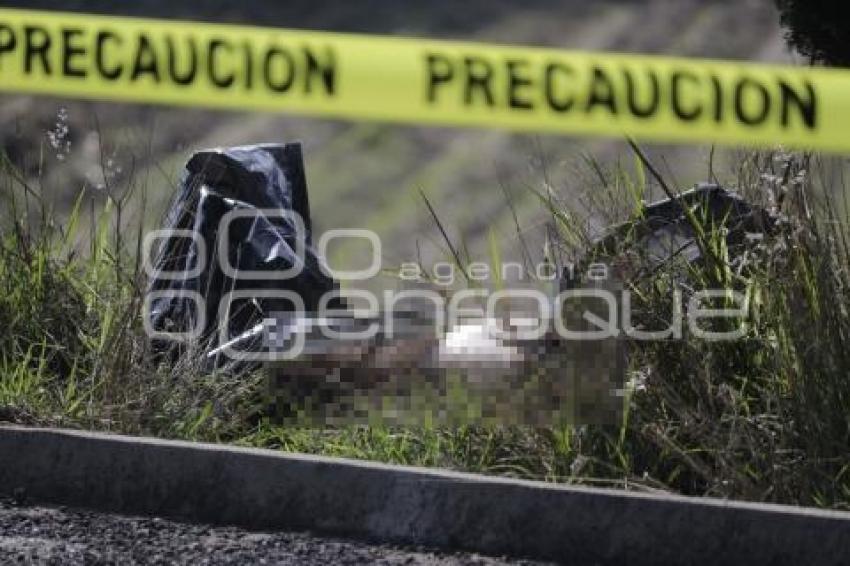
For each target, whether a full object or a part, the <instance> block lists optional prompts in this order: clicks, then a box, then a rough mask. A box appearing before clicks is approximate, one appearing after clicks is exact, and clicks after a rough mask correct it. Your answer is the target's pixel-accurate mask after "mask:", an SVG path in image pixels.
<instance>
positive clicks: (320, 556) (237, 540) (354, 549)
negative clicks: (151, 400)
mask: <svg viewBox="0 0 850 566" xmlns="http://www.w3.org/2000/svg"><path fill="white" fill-rule="evenodd" d="M374 563H377V564H428V565H443V564H470V565H473V564H474V565H487V566H490V565H500V564H512V565H516V564H529V565H530V564H539V563H535V562H527V561H525V562H524V561H515V560H514V561H511V560H507V559H497V558H487V557H482V556H477V555H471V554H445V553H439V552H432V551H429V550H427V549H421V548H399V547H391V546H385V545H372V544H367V543H363V542H355V541H349V540H342V539H332V538H323V537H317V536H312V535H307V534H300V533H297V534H296V533H256V532H249V531H244V530H241V529H236V528H229V527H211V526H207V525H192V524H186V523H178V522H174V521H170V520H164V519H158V518H149V517H126V516H119V515H109V514H104V513H94V512H89V511H80V510H72V509H65V508H50V507H31V506H24V505H16V504H14V503H13V502H10V501H0V564H2V565H5V564H50V565H52V564H56V565H60V564H61V565H63V566H64V565H66V564H68V565H75V564H86V565H88V564H92V565H94V564H122V565H123V564H193V565H195V564H198V565H203V564H209V565H213V564H341V565H344V564H374Z"/></svg>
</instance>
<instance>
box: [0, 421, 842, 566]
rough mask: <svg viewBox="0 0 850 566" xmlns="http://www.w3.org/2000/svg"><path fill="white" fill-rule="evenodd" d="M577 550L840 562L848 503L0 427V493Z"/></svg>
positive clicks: (129, 509)
mask: <svg viewBox="0 0 850 566" xmlns="http://www.w3.org/2000/svg"><path fill="white" fill-rule="evenodd" d="M16 488H25V489H26V490H27V494H28V496H29V497H30V498H31V499H32V500H33V501H36V502H44V503H52V504H59V505H69V506H77V507H86V508H94V509H101V510H104V511H114V512H122V513H131V514H143V515H147V514H152V515H160V516H167V517H174V518H182V519H188V520H192V521H202V522H209V523H218V524H232V525H240V526H244V527H248V528H256V529H282V530H307V531H314V532H321V533H328V534H335V535H343V536H351V537H358V538H365V539H368V540H381V541H388V542H397V543H404V544H422V545H428V546H434V547H443V548H452V549H458V550H467V551H473V552H480V553H483V554H490V555H496V556H498V555H509V556H524V557H529V558H538V559H548V560H557V561H561V562H565V563H574V564H585V565H586V564H623V563H628V564H638V565H642V564H793V565H798V564H846V563H847V561H848V560H850V513H839V512H829V511H818V510H812V509H802V508H794V507H782V506H777V505H760V504H747V503H731V502H724V501H718V500H710V499H694V498H685V497H669V496H663V497H661V496H655V495H645V494H634V493H628V492H622V491H616V490H604V489H593V488H583V487H566V486H555V485H549V484H543V483H538V482H527V481H516V480H509V479H500V478H490V477H483V476H477V475H472V474H461V473H453V472H445V471H436V470H426V469H420V468H408V467H399V466H388V465H382V464H374V463H366V462H359V461H351V460H343V459H335V458H321V457H313V456H303V455H294V454H283V453H278V452H274V451H267V450H255V449H246V448H235V447H231V446H219V445H209V444H194V443H188V442H174V441H164V440H156V439H148V438H130V437H125V436H115V435H106V434H94V433H86V432H74V431H66V430H50V429H35V428H23V427H13V426H8V427H0V494H3V495H8V494H10V493H11V492H12V491H13V490H14V489H16Z"/></svg>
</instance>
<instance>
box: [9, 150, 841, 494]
mask: <svg viewBox="0 0 850 566" xmlns="http://www.w3.org/2000/svg"><path fill="white" fill-rule="evenodd" d="M625 162H626V163H628V165H624V166H620V165H617V164H614V165H613V166H610V167H607V166H605V165H603V164H599V163H596V162H594V161H593V160H589V161H588V163H587V164H586V167H587V170H588V172H589V178H594V179H596V184H595V185H594V186H593V187H592V194H593V195H595V196H594V197H593V199H592V200H591V202H590V204H589V205H587V204H585V206H583V207H582V209H581V210H576V209H575V208H572V207H570V206H568V205H566V204H564V203H562V202H561V201H560V200H559V199H558V195H555V194H553V193H550V192H548V191H540V194H539V195H538V196H540V200H541V202H542V205H543V207H544V208H545V209H547V210H548V212H549V214H550V216H551V224H552V225H553V227H554V230H553V234H554V236H553V238H552V240H551V241H550V242H549V243H548V245H547V251H546V256H547V258H549V259H550V260H551V261H553V262H558V261H562V260H563V259H564V257H572V256H574V255H575V254H576V253H577V249H578V248H580V247H581V246H583V245H584V243H585V242H587V241H588V239H589V237H590V236H589V234H587V233H586V232H585V231H583V230H582V229H580V227H582V226H584V225H585V222H584V220H585V219H586V218H587V217H588V216H589V215H590V216H592V215H594V214H598V215H599V217H601V218H610V217H611V216H612V215H615V216H616V215H618V214H619V219H620V220H628V219H636V218H637V217H639V215H640V214H641V207H640V202H641V200H642V199H643V198H644V197H645V195H646V194H647V188H648V186H649V185H651V184H655V185H656V186H658V185H663V184H664V183H665V180H664V179H663V178H662V177H661V176H660V175H658V174H657V171H655V170H654V169H651V163H650V162H649V161H648V160H645V159H644V158H643V156H642V154H641V153H640V152H638V153H637V154H636V155H635V156H634V157H630V158H629V159H628V160H627V161H625ZM3 167H4V169H3V172H2V175H1V176H0V198H2V202H3V205H2V209H0V210H2V211H3V213H4V218H2V220H0V222H2V226H3V229H2V235H0V327H2V328H3V332H2V333H0V419H4V420H8V421H14V422H22V423H29V424H45V425H50V426H69V427H79V428H86V429H96V430H111V431H118V432H124V433H129V434H144V435H155V436H160V437H166V438H185V439H191V440H202V441H213V442H227V443H235V444H240V445H248V446H259V447H265V448H273V449H281V450H288V451H301V452H310V453H319V454H327V455H333V456H344V457H351V458H363V459H372V460H380V461H385V462H394V463H401V464H410V465H420V466H439V467H447V468H452V469H459V470H469V471H475V472H482V473H488V474H503V475H509V476H514V477H522V478H534V479H543V480H547V481H562V482H574V483H586V484H594V485H608V486H617V487H625V488H630V489H647V490H665V491H671V492H677V493H684V494H691V495H712V496H719V497H730V498H738V499H747V500H756V501H772V502H781V503H791V504H801V505H815V506H823V507H833V508H850V450H848V447H850V379H848V371H847V370H848V368H850V343H848V340H850V313H848V307H847V305H848V304H850V301H848V299H850V245H848V237H847V226H846V222H845V219H846V218H847V208H846V201H844V200H843V198H842V196H841V195H843V194H845V193H844V191H845V187H843V186H836V184H835V183H825V182H824V181H823V179H821V178H820V177H819V175H818V173H819V172H820V171H822V170H823V169H824V168H825V166H824V165H823V164H821V163H820V162H819V161H818V160H817V159H815V158H814V157H810V156H808V157H807V156H793V155H783V154H777V153H767V154H750V155H747V156H746V157H745V159H743V160H742V161H741V164H740V166H739V168H738V170H737V174H736V177H735V178H731V179H725V181H727V182H728V183H729V184H731V185H734V186H736V187H737V188H738V189H739V190H740V192H741V193H743V194H744V195H745V196H747V197H748V198H750V199H751V200H754V201H756V202H761V203H766V204H769V203H770V202H773V203H776V202H777V201H781V205H779V209H778V212H780V213H782V214H783V215H784V217H785V218H786V221H785V223H784V227H783V229H782V230H780V231H779V232H778V233H777V235H776V236H774V237H771V238H767V239H765V240H764V241H763V242H761V244H760V245H759V246H758V247H754V249H753V250H752V254H751V256H750V257H748V259H747V262H746V264H745V265H744V266H743V267H741V266H730V265H729V264H728V262H727V261H726V259H727V257H726V255H727V250H725V246H724V243H723V242H724V241H723V238H721V237H720V236H719V234H720V232H719V230H718V227H717V226H713V225H711V224H710V223H709V222H707V221H706V219H705V218H702V217H700V216H699V215H698V214H691V215H690V216H689V222H691V223H692V225H693V226H694V228H695V229H696V232H697V233H698V234H700V242H699V244H700V247H701V248H702V249H703V250H704V253H705V254H706V255H707V256H709V257H712V258H714V260H712V261H709V262H707V263H706V264H705V265H704V266H695V265H688V264H684V263H683V262H676V261H673V262H670V263H669V264H667V265H665V266H663V268H661V269H656V270H653V271H651V272H646V271H641V270H638V272H637V275H635V277H634V278H633V279H632V280H631V281H630V285H631V288H632V290H633V292H634V293H635V297H636V299H635V300H636V301H637V302H638V305H637V306H638V307H639V309H640V312H641V313H644V316H645V317H646V320H647V321H649V322H651V323H655V322H656V321H657V320H669V309H670V307H669V304H670V303H669V297H670V293H671V291H672V289H673V288H674V287H676V286H679V287H682V286H684V287H686V288H688V289H692V290H698V289H701V288H709V287H712V288H716V287H717V286H720V287H721V288H725V289H730V290H731V289H735V290H739V291H742V292H744V293H746V294H747V296H748V297H749V298H750V301H749V311H748V314H747V317H746V320H745V321H743V322H744V323H745V324H746V330H747V331H746V336H745V337H744V338H743V339H742V340H739V341H736V342H731V343H711V342H705V341H701V340H696V339H694V338H691V337H688V336H685V338H684V339H683V340H682V341H676V342H658V343H636V344H633V345H632V351H631V356H630V366H629V372H630V376H631V377H632V378H633V379H632V387H631V388H630V389H629V392H628V395H627V398H626V410H625V411H624V416H623V420H622V422H621V423H620V424H619V425H618V426H608V427H587V426H585V427H565V428H562V429H551V428H550V429H531V428H523V427H501V428H499V427H482V426H465V427H458V428H405V429H402V428H380V427H352V428H342V429H334V430H302V429H294V428H286V427H281V426H276V425H274V424H271V423H269V422H268V421H267V420H266V419H265V418H264V417H263V415H262V407H263V398H262V396H263V376H262V375H260V374H259V373H255V374H248V375H231V374H228V373H225V372H219V373H215V374H212V375H209V374H205V373H204V372H203V371H202V369H201V367H200V363H199V355H198V353H197V352H191V351H190V352H187V353H186V354H185V355H183V356H182V357H181V358H180V359H179V360H177V361H176V362H174V363H168V364H165V363H162V364H156V363H154V362H152V361H151V358H150V356H149V355H148V352H147V346H146V340H145V337H144V333H143V330H142V325H141V315H140V313H141V304H142V298H143V290H144V276H143V273H142V271H141V268H140V265H139V263H138V261H137V258H138V237H139V234H140V233H141V232H140V231H139V230H136V227H133V226H130V227H128V226H127V221H126V212H125V211H126V210H127V207H128V206H129V203H130V202H131V201H132V200H133V199H137V200H141V201H143V200H144V198H145V195H144V192H143V191H134V190H133V187H124V190H123V192H121V191H119V190H118V188H107V189H105V191H104V192H102V193H98V194H97V195H91V194H81V195H80V198H79V199H78V200H77V204H76V206H75V207H74V210H73V212H72V213H71V214H70V215H68V216H67V217H64V218H59V217H57V215H55V214H53V213H52V212H51V209H50V206H49V205H47V204H45V201H46V200H47V199H45V197H44V191H45V190H46V189H44V188H42V187H40V186H38V184H37V183H36V184H35V186H33V185H32V184H30V183H29V182H28V181H27V180H26V179H24V178H23V177H22V176H21V175H20V174H18V173H17V171H16V169H15V168H14V166H13V165H12V164H10V163H9V162H8V161H7V160H4V162H3ZM823 177H826V176H825V175H824V176H823ZM494 194H498V193H497V192H495V191H494ZM93 196H96V197H97V198H96V199H92V197H93ZM804 197H805V198H804ZM494 198H497V197H495V196H494ZM139 208H140V209H142V210H144V208H145V207H144V206H141V207H139ZM122 218H123V219H122ZM145 221H146V219H144V218H142V219H138V222H139V223H142V224H143V223H144V222H145ZM134 222H135V221H134ZM119 236H120V237H119ZM628 244H629V242H628V241H625V242H623V246H624V249H625V248H627V247H628ZM489 255H490V260H491V261H493V262H494V263H498V262H499V261H500V258H501V256H502V250H501V249H500V247H499V243H498V242H497V241H496V239H495V238H491V241H490V246H489ZM457 261H465V260H464V259H463V258H457ZM652 327H653V328H654V327H655V326H652ZM638 382H640V384H639V385H638Z"/></svg>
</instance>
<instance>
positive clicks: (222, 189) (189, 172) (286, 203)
mask: <svg viewBox="0 0 850 566" xmlns="http://www.w3.org/2000/svg"><path fill="white" fill-rule="evenodd" d="M235 209H245V210H250V211H251V214H250V216H249V217H247V218H241V219H237V220H234V221H233V222H232V223H231V224H230V228H229V230H228V232H229V242H228V244H229V245H228V250H227V256H228V258H229V261H230V265H231V266H233V267H234V268H235V269H236V270H237V273H236V277H230V276H228V275H227V274H226V273H225V272H224V271H223V270H222V266H221V265H220V262H219V261H218V253H219V252H218V247H217V246H218V244H220V243H221V241H222V240H221V238H220V234H219V232H220V229H221V228H222V227H221V221H222V219H223V218H224V216H225V215H226V214H227V213H228V212H230V211H232V210H235ZM261 209H271V210H274V211H294V212H296V213H297V214H298V215H300V217H301V219H302V220H303V225H304V226H303V228H304V230H303V234H302V235H301V237H303V238H304V240H305V251H304V254H303V260H304V261H303V263H304V265H303V268H302V269H301V270H300V273H299V274H297V275H296V276H294V277H291V278H285V279H284V278H279V277H276V278H275V279H272V280H256V279H249V278H246V277H244V276H243V275H242V274H243V273H244V272H245V271H263V272H271V271H281V270H285V269H289V268H291V267H292V266H293V265H294V264H295V263H296V262H297V261H298V258H297V256H296V252H295V245H296V244H295V242H296V237H299V236H298V235H297V234H296V225H295V223H294V222H293V221H292V219H290V218H281V217H276V216H275V215H274V214H267V213H265V212H261ZM164 227H165V228H167V229H172V230H190V231H192V232H194V233H195V234H196V235H197V236H198V237H199V238H200V239H202V240H203V242H205V244H206V248H207V261H206V265H204V266H202V269H200V274H199V275H197V276H196V277H192V276H191V275H192V273H191V271H192V269H193V268H195V267H196V266H197V262H198V261H199V250H198V245H197V244H196V243H195V242H194V241H192V240H191V239H189V238H185V237H171V238H164V239H162V241H161V243H162V245H161V246H160V248H159V250H158V253H157V254H156V256H155V258H154V261H153V263H152V265H153V273H152V276H151V277H150V280H149V288H148V291H149V292H150V291H164V290H170V291H194V292H197V293H199V294H200V295H201V296H202V297H203V298H204V299H205V301H204V302H205V305H203V307H204V311H205V314H206V321H205V323H204V324H203V337H202V341H203V343H204V344H205V345H206V346H207V347H208V348H212V347H214V346H215V345H217V344H219V343H220V342H221V341H220V340H219V337H218V334H219V333H218V325H219V320H218V319H219V307H220V304H221V301H222V298H223V297H224V296H225V294H226V293H228V292H230V291H239V290H246V291H251V292H255V291H263V290H289V291H294V292H295V293H297V294H298V295H299V296H300V297H301V298H302V299H303V301H304V306H305V310H306V311H314V310H316V309H317V305H318V302H319V299H320V298H321V297H322V295H323V294H325V293H327V292H328V291H330V290H332V289H335V288H336V283H335V282H334V280H333V279H332V278H330V277H329V276H328V275H326V274H325V273H324V272H323V271H322V269H321V267H320V264H319V258H318V257H317V255H316V251H315V249H314V248H313V246H312V238H311V233H312V229H311V220H310V209H309V202H308V197H307V183H306V179H305V174H304V163H303V158H302V154H301V146H300V144H298V143H290V144H263V145H252V146H242V147H231V148H224V149H212V150H204V151H199V152H197V153H195V154H194V155H193V156H192V157H191V159H189V161H188V163H187V164H186V168H185V172H184V174H183V177H182V181H181V188H180V191H179V193H178V194H177V195H176V197H175V199H174V201H173V203H172V205H171V208H170V210H169V213H168V215H167V217H166V220H165V223H164ZM168 274H171V275H172V276H174V275H177V278H173V279H169V278H167V275H168ZM179 274H183V276H179ZM233 307H234V308H233V311H232V312H230V313H229V314H230V316H229V317H227V320H226V322H225V323H226V325H227V332H226V335H227V337H228V338H232V337H235V336H238V335H240V334H242V333H244V332H246V331H248V330H250V329H251V328H252V326H254V325H256V324H258V323H260V322H261V321H262V320H263V318H264V317H266V316H268V315H269V314H270V313H272V312H282V311H291V310H293V305H292V303H291V302H290V301H289V300H286V299H279V298H262V297H258V298H256V299H253V300H248V301H239V302H237V303H234V304H233ZM197 311H198V308H197V306H196V305H195V304H194V303H193V301H191V300H189V299H187V298H186V297H180V296H164V297H159V298H154V299H152V301H151V302H150V308H149V309H148V312H147V313H146V316H148V317H149V323H150V327H151V328H152V329H153V330H155V331H157V332H187V331H188V330H189V329H192V328H195V326H194V325H196V324H199V323H200V322H201V321H200V320H199V313H198V312H197ZM168 343H169V341H168V340H161V339H157V340H154V344H155V345H156V346H157V347H158V348H159V349H162V348H163V347H166V345H167V344H168Z"/></svg>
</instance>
